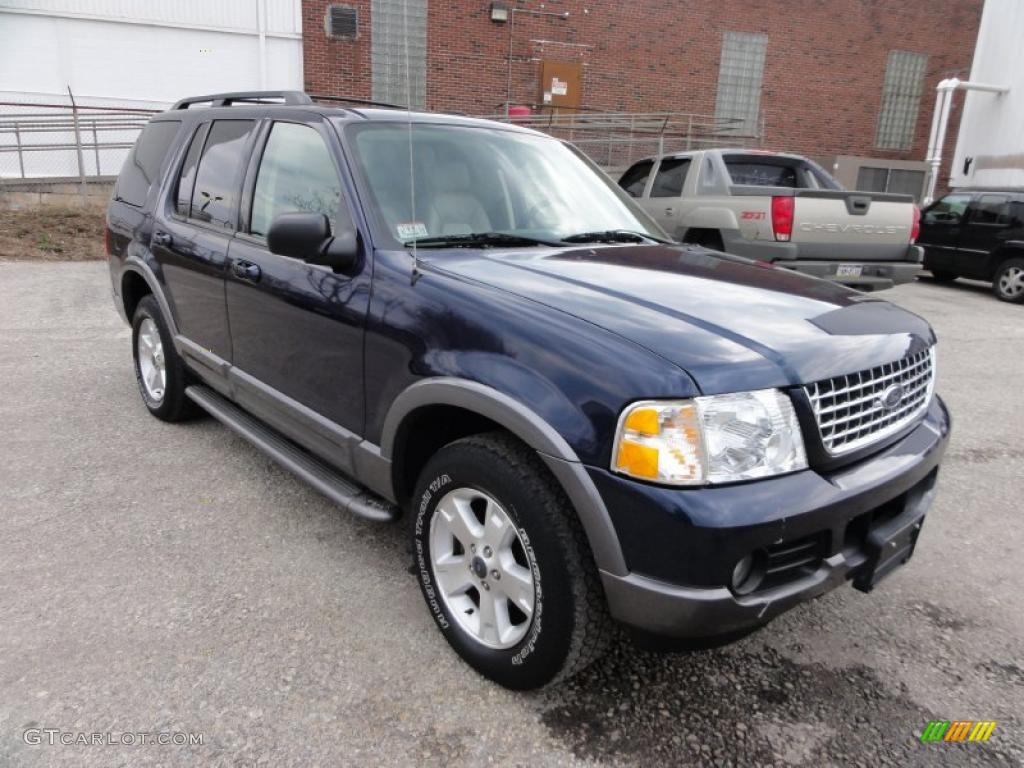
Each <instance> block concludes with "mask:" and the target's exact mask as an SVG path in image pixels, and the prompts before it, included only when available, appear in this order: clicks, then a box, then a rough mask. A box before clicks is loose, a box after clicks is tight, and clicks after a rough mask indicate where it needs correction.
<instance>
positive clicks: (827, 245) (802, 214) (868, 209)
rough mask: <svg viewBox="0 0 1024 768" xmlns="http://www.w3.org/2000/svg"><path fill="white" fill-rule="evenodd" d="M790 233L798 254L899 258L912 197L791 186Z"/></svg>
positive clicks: (910, 218)
mask: <svg viewBox="0 0 1024 768" xmlns="http://www.w3.org/2000/svg"><path fill="white" fill-rule="evenodd" d="M792 192H793V195H794V198H795V200H794V211H793V234H792V237H791V241H792V242H794V243H798V244H800V255H801V257H808V258H816V259H836V260H846V259H850V260H857V261H902V260H903V259H905V258H906V257H907V246H908V245H909V244H910V230H911V226H912V225H913V216H914V208H913V205H914V203H913V198H911V197H910V196H909V195H889V194H881V193H871V192H839V191H833V190H817V189H797V190H793V191H792Z"/></svg>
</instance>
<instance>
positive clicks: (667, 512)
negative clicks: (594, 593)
mask: <svg viewBox="0 0 1024 768" xmlns="http://www.w3.org/2000/svg"><path fill="white" fill-rule="evenodd" d="M948 439H949V415H948V413H947V411H946V408H945V406H944V405H943V404H942V401H941V400H940V399H939V398H938V397H936V398H935V399H934V400H933V402H932V405H931V407H930V408H929V411H928V413H927V414H926V416H925V419H924V420H923V421H922V422H921V423H920V424H918V426H917V427H916V428H914V429H913V430H912V431H911V432H909V433H908V434H907V435H905V436H904V437H903V438H902V439H900V440H899V441H897V442H896V443H894V444H892V445H890V446H888V447H887V448H885V449H884V450H882V451H880V452H879V453H876V454H875V455H873V456H871V457H869V458H867V459H864V460H863V461H860V462H858V463H856V464H853V465H851V466H847V467H844V468H842V469H841V470H838V471H836V472H833V473H831V474H828V475H822V474H818V473H816V472H814V471H811V470H805V471H803V472H798V473H795V474H792V475H787V476H784V477H779V478H772V479H770V480H762V481H758V482H753V483H743V484H737V485H733V486H723V487H720V488H704V489H699V490H690V491H687V490H674V489H666V488H659V487H655V486H648V485H645V484H642V483H636V482H632V481H628V480H625V479H624V478H620V477H617V476H615V475H611V474H610V473H603V472H599V471H597V470H593V471H592V476H593V477H594V479H595V482H596V483H597V486H598V489H599V491H600V492H601V495H602V496H603V497H604V499H605V502H606V504H607V506H608V509H609V512H610V513H611V515H612V518H613V522H614V524H615V528H616V530H617V532H618V534H619V538H620V541H621V542H622V545H623V551H624V554H625V555H626V561H627V565H628V567H629V569H630V572H629V573H628V574H626V575H625V576H618V575H614V574H611V573H607V572H605V571H602V572H601V578H602V581H603V584H604V589H605V595H606V597H607V600H608V605H609V609H610V611H611V614H612V616H613V617H615V618H616V619H617V620H618V621H620V622H622V623H624V624H626V625H629V626H631V627H634V628H636V629H640V630H642V631H644V632H647V633H652V634H656V635H661V636H665V637H675V638H690V639H698V638H714V637H716V636H722V635H729V634H734V633H740V632H743V631H747V630H750V629H753V628H756V627H758V626H760V625H763V624H765V623H767V622H768V621H769V620H770V619H772V618H774V617H775V616H777V615H779V614H780V613H782V612H783V611H786V610H788V609H789V608H792V607H793V606H795V605H797V604H798V603H801V602H804V601H806V600H809V599H811V598H814V597H816V596H818V595H821V594H823V593H825V592H827V591H829V590H831V589H833V588H835V587H837V586H839V585H840V584H842V583H844V582H845V581H847V580H853V581H854V583H855V585H857V586H859V587H860V588H862V589H865V590H868V589H870V588H871V587H872V586H873V585H874V582H875V581H876V580H877V579H878V578H880V577H881V576H883V575H886V574H887V573H888V572H890V571H891V570H893V569H894V568H895V567H898V566H899V565H901V564H902V563H903V562H904V561H905V560H906V559H907V558H908V557H909V556H910V554H911V553H912V551H913V546H914V542H915V541H916V537H917V531H918V530H920V526H921V523H922V522H923V520H924V516H925V514H926V513H927V511H928V507H929V506H930V505H931V502H932V498H933V496H934V492H935V481H936V476H937V468H938V465H939V462H940V461H941V459H942V455H943V453H944V452H945V449H946V444H947V442H948ZM895 531H899V532H906V534H907V535H906V536H905V537H904V538H903V539H900V540H901V541H903V542H905V545H904V544H901V546H900V548H899V549H898V550H897V549H895V543H893V542H890V541H889V540H888V539H886V540H885V541H884V542H882V543H884V545H885V546H884V547H883V546H878V544H879V536H880V532H884V536H886V537H888V536H892V537H894V538H893V541H895V540H896V534H895V533H893V532H895ZM901 535H902V534H901ZM815 540H817V541H820V548H821V549H820V558H819V559H818V560H816V561H815V563H814V565H813V567H810V568H807V569H805V570H804V571H795V572H794V573H793V578H792V579H790V580H788V581H785V582H784V583H774V584H770V585H769V586H768V587H767V588H765V589H757V590H755V591H753V592H751V593H750V594H736V593H735V592H734V591H733V590H732V589H731V588H730V587H729V586H728V584H729V579H730V576H731V573H732V568H733V566H734V565H735V563H736V562H737V560H738V559H739V558H741V557H743V556H744V555H746V554H750V553H752V552H758V551H763V550H766V549H769V548H771V547H776V548H778V547H785V546H787V545H788V544H789V543H791V542H805V541H815ZM890 546H892V547H894V549H893V550H892V552H891V554H892V556H891V557H890V556H888V555H887V554H886V552H885V551H882V550H883V549H885V550H887V549H888V547H890Z"/></svg>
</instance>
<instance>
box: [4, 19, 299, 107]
mask: <svg viewBox="0 0 1024 768" xmlns="http://www.w3.org/2000/svg"><path fill="white" fill-rule="evenodd" d="M261 21H262V31H261ZM68 86H70V87H71V90H72V91H73V92H74V94H75V97H76V99H78V100H79V101H82V102H88V103H91V104H116V105H129V104H131V105H137V106H153V107H162V106H165V105H167V104H168V103H170V102H172V101H175V100H176V99H179V98H181V97H182V96H187V95H191V94H198V93H211V92H215V91H225V90H259V89H301V88H302V33H301V14H300V0H218V2H199V0H175V1H174V2H145V3H143V2H129V1H128V0H32V2H29V0H0V100H3V101H18V100H31V101H35V102H45V101H54V100H56V101H59V102H60V103H66V100H67V88H68Z"/></svg>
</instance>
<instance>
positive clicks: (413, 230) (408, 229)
mask: <svg viewBox="0 0 1024 768" xmlns="http://www.w3.org/2000/svg"><path fill="white" fill-rule="evenodd" d="M395 231H396V232H397V233H398V239H399V240H412V239H413V238H415V237H426V236H427V225H426V224H424V223H423V222H422V221H404V222H399V223H398V224H395Z"/></svg>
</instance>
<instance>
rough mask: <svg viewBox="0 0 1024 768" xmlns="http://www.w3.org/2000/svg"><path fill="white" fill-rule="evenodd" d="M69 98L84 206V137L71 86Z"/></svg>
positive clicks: (83, 203)
mask: <svg viewBox="0 0 1024 768" xmlns="http://www.w3.org/2000/svg"><path fill="white" fill-rule="evenodd" d="M68 96H69V97H70V98H71V118H72V120H73V121H74V124H75V152H76V153H77V154H78V195H79V197H80V198H81V199H82V205H85V198H86V192H85V159H84V158H83V157H82V135H81V132H80V131H79V130H78V105H76V104H75V94H73V93H72V92H71V86H70V85H69V86H68Z"/></svg>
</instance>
